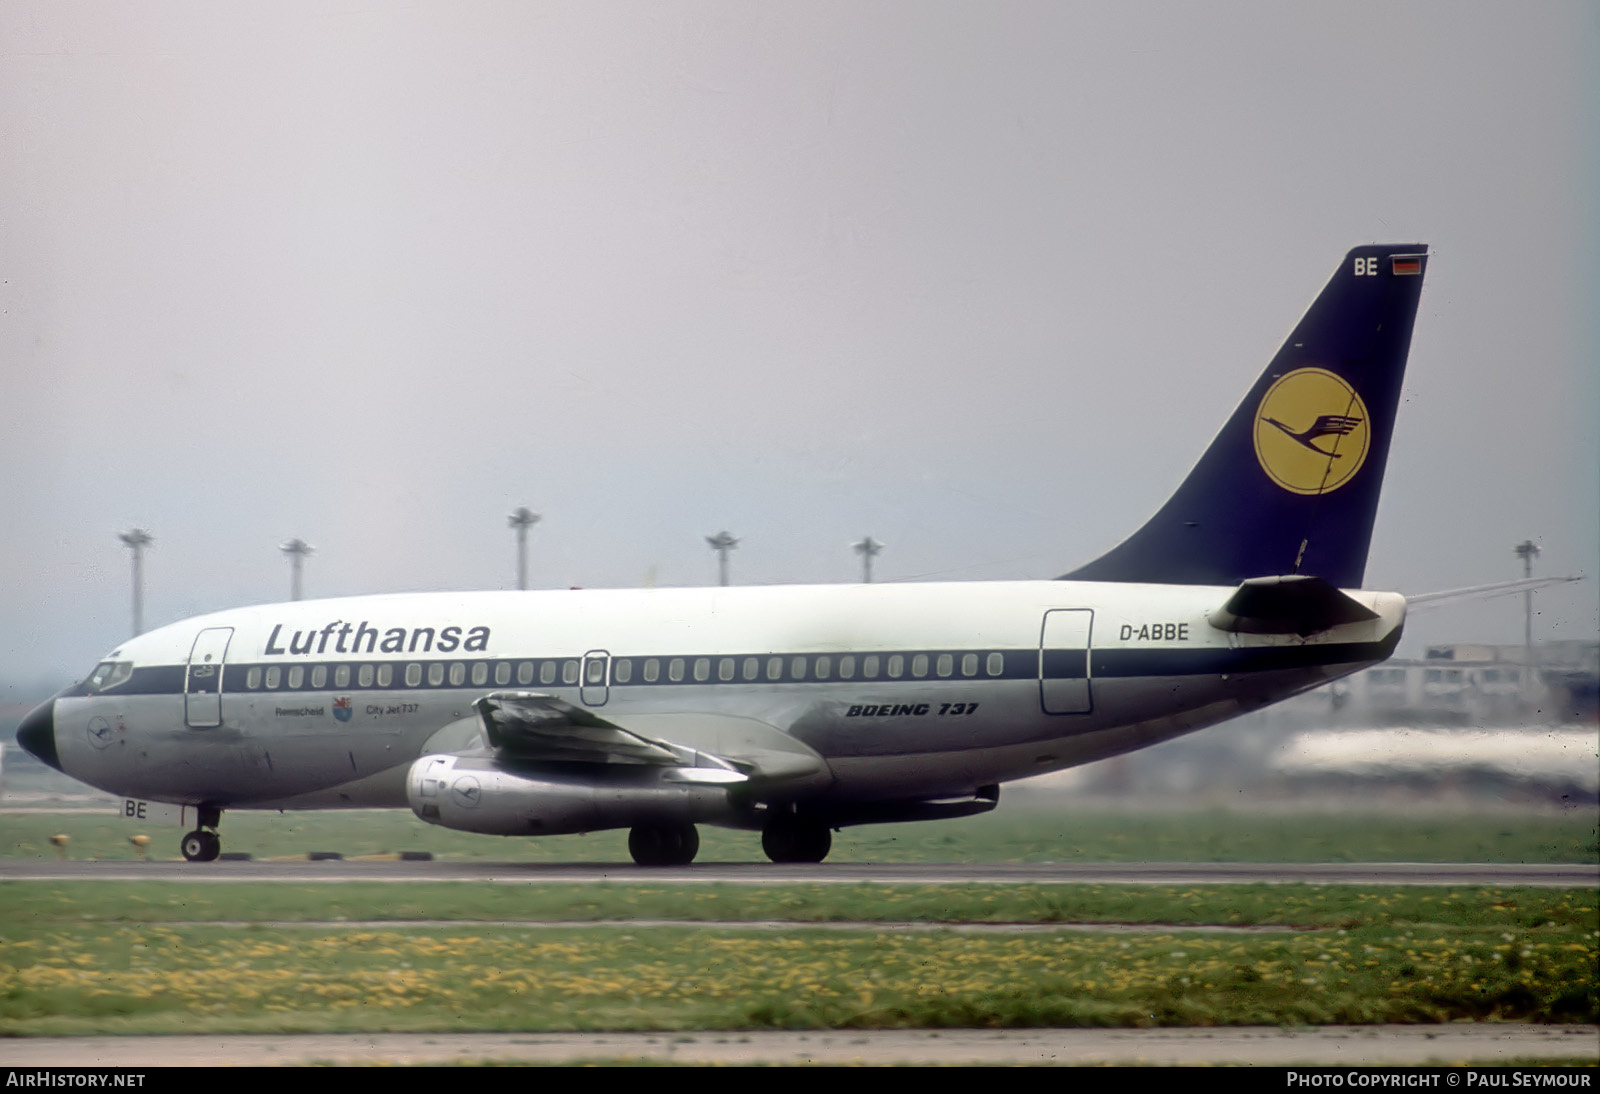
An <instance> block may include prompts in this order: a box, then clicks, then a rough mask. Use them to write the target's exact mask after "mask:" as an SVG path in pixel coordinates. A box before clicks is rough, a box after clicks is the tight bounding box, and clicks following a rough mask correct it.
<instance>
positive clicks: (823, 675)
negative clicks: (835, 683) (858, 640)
mask: <svg viewBox="0 0 1600 1094" xmlns="http://www.w3.org/2000/svg"><path fill="white" fill-rule="evenodd" d="M816 668H817V679H818V680H826V679H827V678H828V670H829V669H831V668H833V660H832V658H828V657H819V658H817V666H816Z"/></svg>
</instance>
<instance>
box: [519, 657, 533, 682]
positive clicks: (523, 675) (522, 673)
mask: <svg viewBox="0 0 1600 1094" xmlns="http://www.w3.org/2000/svg"><path fill="white" fill-rule="evenodd" d="M517 683H519V684H531V683H533V662H532V661H524V662H522V664H520V665H518V666H517Z"/></svg>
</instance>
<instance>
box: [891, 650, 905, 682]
mask: <svg viewBox="0 0 1600 1094" xmlns="http://www.w3.org/2000/svg"><path fill="white" fill-rule="evenodd" d="M905 671H906V659H905V658H904V657H901V656H900V655H899V654H898V653H891V654H890V655H889V677H890V679H892V680H898V679H900V676H901V674H902V673H904V672H905Z"/></svg>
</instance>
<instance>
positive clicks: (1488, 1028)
mask: <svg viewBox="0 0 1600 1094" xmlns="http://www.w3.org/2000/svg"><path fill="white" fill-rule="evenodd" d="M1513 1059H1514V1060H1522V1061H1528V1060H1571V1059H1581V1060H1588V1061H1595V1060H1597V1059H1600V1036H1597V1030H1596V1028H1595V1027H1594V1026H1534V1025H1518V1024H1515V1023H1498V1024H1490V1023H1482V1024H1469V1025H1461V1024H1453V1025H1434V1026H1320V1027H1317V1028H1315V1029H1300V1030H1287V1029H1279V1028H1276V1027H1268V1026H1247V1027H1237V1028H1207V1029H1030V1030H965V1029H953V1030H938V1031H922V1030H870V1031H869V1030H848V1031H826V1030H823V1031H818V1030H812V1031H805V1032H785V1031H772V1030H761V1031H743V1032H741V1031H721V1032H701V1033H688V1032H678V1033H448V1034H447V1033H407V1034H398V1033H396V1034H381V1033H380V1034H354V1033H352V1034H305V1035H281V1036H276V1035H275V1036H262V1035H240V1036H207V1037H32V1038H21V1039H15V1040H8V1041H5V1042H0V1066H8V1067H50V1066H58V1067H59V1066H71V1067H115V1068H120V1069H126V1070H133V1071H137V1070H138V1069H140V1068H147V1067H215V1066H218V1065H234V1066H263V1065H266V1066H271V1065H274V1064H279V1065H297V1064H309V1063H344V1064H379V1063H381V1064H447V1063H457V1062H462V1061H475V1060H490V1061H495V1062H502V1063H546V1064H560V1063H571V1062H576V1061H584V1060H620V1061H626V1062H638V1063H645V1062H666V1063H676V1064H732V1065H747V1064H835V1065H837V1064H878V1065H883V1064H1000V1065H1006V1064H1057V1065H1073V1064H1084V1065H1087V1064H1151V1065H1168V1066H1170V1065H1193V1064H1253V1065H1257V1066H1279V1067H1281V1066H1285V1065H1291V1064H1304V1065H1323V1066H1340V1067H1370V1066H1381V1065H1386V1066H1391V1067H1392V1066H1413V1067H1414V1066H1423V1065H1427V1064H1436V1065H1438V1064H1442V1065H1450V1064H1462V1063H1469V1062H1470V1063H1475V1064H1480V1065H1488V1064H1501V1063H1503V1062H1505V1061H1508V1060H1513ZM1441 1085H1442V1084H1441ZM1508 1085H1509V1084H1508Z"/></svg>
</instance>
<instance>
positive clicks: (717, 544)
mask: <svg viewBox="0 0 1600 1094" xmlns="http://www.w3.org/2000/svg"><path fill="white" fill-rule="evenodd" d="M706 542H707V543H709V544H711V549H712V550H713V551H715V552H717V584H719V585H726V584H727V583H728V552H729V551H731V550H733V549H734V548H735V547H737V546H739V541H738V539H736V538H735V537H733V536H731V535H729V534H728V533H727V532H718V533H717V534H716V535H714V536H707V537H706Z"/></svg>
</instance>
